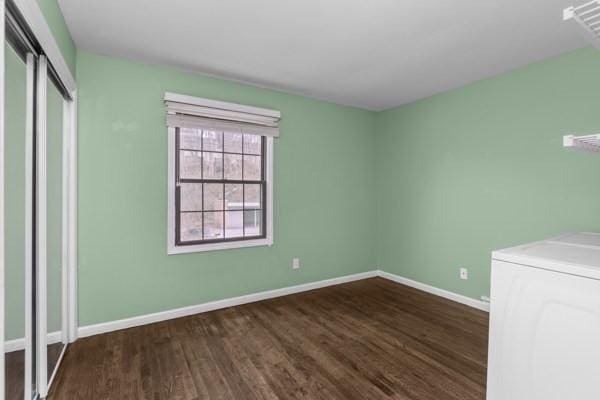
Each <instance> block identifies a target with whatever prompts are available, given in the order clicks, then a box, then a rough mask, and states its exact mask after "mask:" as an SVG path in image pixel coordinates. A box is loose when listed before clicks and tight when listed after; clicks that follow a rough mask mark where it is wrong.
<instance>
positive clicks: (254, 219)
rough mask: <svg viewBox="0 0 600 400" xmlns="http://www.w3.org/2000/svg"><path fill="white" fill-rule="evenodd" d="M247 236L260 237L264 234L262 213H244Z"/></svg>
mask: <svg viewBox="0 0 600 400" xmlns="http://www.w3.org/2000/svg"><path fill="white" fill-rule="evenodd" d="M244 230H245V232H246V234H245V236H260V235H261V234H262V211H261V210H252V211H244Z"/></svg>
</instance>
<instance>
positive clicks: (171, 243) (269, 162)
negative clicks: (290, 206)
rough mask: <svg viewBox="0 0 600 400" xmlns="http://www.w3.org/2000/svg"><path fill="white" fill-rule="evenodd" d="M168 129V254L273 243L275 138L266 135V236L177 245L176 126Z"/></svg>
mask: <svg viewBox="0 0 600 400" xmlns="http://www.w3.org/2000/svg"><path fill="white" fill-rule="evenodd" d="M167 129H168V141H169V145H168V151H169V156H168V169H167V170H168V175H169V176H168V178H167V182H168V184H167V197H168V212H167V218H168V221H167V229H168V232H167V254H169V255H174V254H186V253H199V252H204V251H214V250H227V249H239V248H244V247H255V246H272V245H273V147H274V146H273V140H274V139H273V138H272V137H265V140H266V141H267V145H266V147H267V154H266V156H265V162H266V175H267V176H266V184H267V204H266V211H267V215H266V217H267V218H266V219H267V221H266V224H267V225H266V227H265V228H266V230H267V231H266V237H264V238H260V239H254V240H240V241H233V242H220V243H206V244H196V245H189V246H177V245H176V244H175V218H176V215H175V128H167Z"/></svg>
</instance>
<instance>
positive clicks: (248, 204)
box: [244, 185, 262, 209]
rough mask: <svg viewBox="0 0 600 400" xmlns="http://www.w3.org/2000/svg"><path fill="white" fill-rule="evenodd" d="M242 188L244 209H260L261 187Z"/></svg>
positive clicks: (248, 186)
mask: <svg viewBox="0 0 600 400" xmlns="http://www.w3.org/2000/svg"><path fill="white" fill-rule="evenodd" d="M244 188H245V189H244V190H245V192H244V199H245V200H246V201H245V203H244V208H246V209H252V208H262V207H261V201H260V198H261V195H260V194H261V190H260V188H261V185H244Z"/></svg>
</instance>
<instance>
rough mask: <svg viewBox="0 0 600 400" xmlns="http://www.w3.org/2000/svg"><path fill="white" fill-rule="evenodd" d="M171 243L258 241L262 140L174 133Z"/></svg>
mask: <svg viewBox="0 0 600 400" xmlns="http://www.w3.org/2000/svg"><path fill="white" fill-rule="evenodd" d="M176 136H177V137H176V152H177V154H176V174H177V177H176V178H177V187H176V211H177V212H176V218H177V223H176V229H177V232H176V239H177V244H180V245H181V244H199V243H203V242H219V241H230V240H244V239H254V238H260V237H264V212H265V201H264V198H265V185H266V182H265V165H264V151H265V146H264V138H263V137H262V136H258V135H247V134H241V133H234V132H219V131H210V130H202V129H189V128H177V130H176Z"/></svg>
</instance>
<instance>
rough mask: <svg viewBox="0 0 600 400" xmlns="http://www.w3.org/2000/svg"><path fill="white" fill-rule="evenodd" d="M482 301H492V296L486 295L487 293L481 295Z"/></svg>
mask: <svg viewBox="0 0 600 400" xmlns="http://www.w3.org/2000/svg"><path fill="white" fill-rule="evenodd" d="M481 301H483V302H485V303H489V302H490V297H489V296H486V295H483V296H481Z"/></svg>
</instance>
